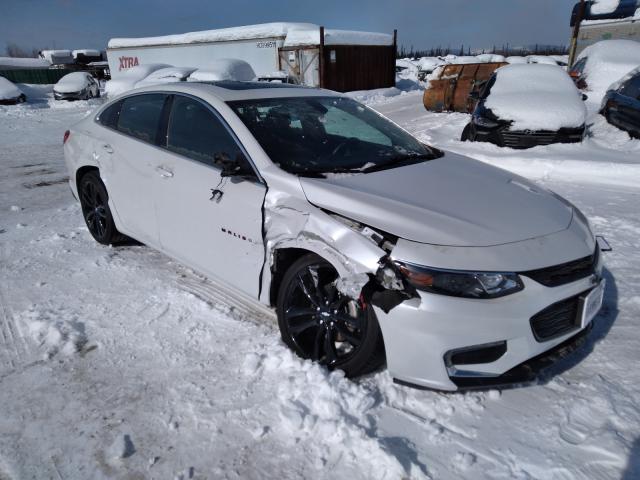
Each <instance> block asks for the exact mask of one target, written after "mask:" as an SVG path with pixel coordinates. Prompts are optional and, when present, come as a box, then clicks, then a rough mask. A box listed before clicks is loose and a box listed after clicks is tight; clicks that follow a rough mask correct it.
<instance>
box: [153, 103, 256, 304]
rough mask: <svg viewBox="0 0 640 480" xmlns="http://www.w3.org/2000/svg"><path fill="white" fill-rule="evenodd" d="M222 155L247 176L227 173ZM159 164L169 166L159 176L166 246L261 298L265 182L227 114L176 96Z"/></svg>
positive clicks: (159, 211)
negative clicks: (260, 177)
mask: <svg viewBox="0 0 640 480" xmlns="http://www.w3.org/2000/svg"><path fill="white" fill-rule="evenodd" d="M221 159H227V160H233V161H235V162H236V165H237V169H238V170H239V171H241V172H243V173H244V174H245V176H244V177H242V178H241V177H230V178H229V177H225V178H223V177H222V176H221V172H222V170H221V168H220V167H219V163H218V162H219V160H221ZM159 167H160V168H162V169H163V170H164V171H166V172H167V174H166V176H164V177H155V195H154V196H155V199H156V210H157V215H158V229H159V232H160V242H161V244H162V249H163V250H164V251H166V252H167V253H169V254H170V255H171V256H173V257H175V258H177V259H179V260H180V261H182V262H184V263H186V264H187V265H189V266H191V267H193V268H194V269H196V270H199V271H201V272H202V273H204V274H206V275H208V276H210V277H212V278H217V279H220V280H222V281H224V282H225V283H229V284H231V285H233V286H234V287H236V288H238V289H240V290H241V291H243V292H245V293H247V294H249V295H250V296H252V297H254V298H258V293H259V283H260V282H259V278H260V272H261V270H262V266H263V263H264V245H263V239H262V205H263V201H264V196H265V193H266V187H265V186H264V184H263V183H261V182H260V181H259V180H258V177H257V175H256V174H255V171H254V170H253V168H252V167H251V165H250V163H249V161H248V160H247V157H246V155H245V153H244V150H243V149H242V147H241V146H240V145H239V143H238V142H237V140H236V138H235V136H234V135H233V134H232V133H231V131H230V129H229V128H228V127H227V125H226V123H225V122H224V120H223V119H222V118H221V117H220V116H219V115H218V114H217V112H215V110H213V109H212V108H211V107H210V106H209V105H208V104H206V103H204V102H202V101H200V100H198V99H196V98H194V97H189V96H182V95H175V96H174V97H173V102H172V107H171V113H170V115H169V117H168V123H167V134H166V145H165V153H164V154H163V156H162V162H161V164H160V165H159Z"/></svg>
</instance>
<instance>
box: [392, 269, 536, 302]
mask: <svg viewBox="0 0 640 480" xmlns="http://www.w3.org/2000/svg"><path fill="white" fill-rule="evenodd" d="M396 265H398V268H399V269H400V271H401V272H402V274H403V275H404V276H405V277H406V279H407V280H408V281H409V283H410V284H411V285H413V286H414V287H415V288H417V289H418V290H423V291H425V292H430V293H437V294H440V295H448V296H451V297H464V298H498V297H503V296H505V295H510V294H512V293H516V292H519V291H520V290H522V289H523V288H524V284H523V283H522V280H520V277H519V276H518V274H516V273H494V272H463V271H458V270H438V269H433V268H428V267H422V266H418V265H413V264H410V263H403V262H396Z"/></svg>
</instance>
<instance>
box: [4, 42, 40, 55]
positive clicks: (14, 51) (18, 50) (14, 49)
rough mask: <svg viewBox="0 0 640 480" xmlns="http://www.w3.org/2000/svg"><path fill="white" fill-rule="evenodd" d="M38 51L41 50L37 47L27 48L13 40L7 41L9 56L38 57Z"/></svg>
mask: <svg viewBox="0 0 640 480" xmlns="http://www.w3.org/2000/svg"><path fill="white" fill-rule="evenodd" d="M38 52H39V49H36V48H32V49H30V50H25V49H24V48H22V47H21V46H19V45H18V44H17V43H13V42H10V43H7V48H6V54H7V57H19V58H28V57H34V58H36V57H37V56H38Z"/></svg>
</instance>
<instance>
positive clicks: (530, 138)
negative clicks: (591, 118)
mask: <svg viewBox="0 0 640 480" xmlns="http://www.w3.org/2000/svg"><path fill="white" fill-rule="evenodd" d="M471 128H472V131H473V133H474V137H475V140H476V141H478V142H490V143H494V144H496V145H498V146H500V147H509V148H514V149H526V148H532V147H537V146H542V145H551V144H553V143H580V142H582V140H583V138H584V133H585V128H584V127H581V128H561V129H560V130H555V131H551V130H537V131H536V130H525V131H520V130H511V129H510V127H509V126H508V125H507V126H505V125H503V126H500V127H497V128H493V129H489V128H482V127H479V126H477V125H475V124H473V123H472V127H471Z"/></svg>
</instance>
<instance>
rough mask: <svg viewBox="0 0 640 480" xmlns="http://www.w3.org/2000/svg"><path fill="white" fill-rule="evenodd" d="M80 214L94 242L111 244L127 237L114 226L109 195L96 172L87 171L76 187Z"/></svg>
mask: <svg viewBox="0 0 640 480" xmlns="http://www.w3.org/2000/svg"><path fill="white" fill-rule="evenodd" d="M78 196H79V197H80V206H81V207H82V216H83V217H84V221H85V223H86V224H87V228H88V229H89V233H91V236H92V237H93V238H94V239H95V240H96V242H98V243H101V244H103V245H111V244H114V243H120V242H122V241H125V240H126V239H127V237H126V236H125V235H123V234H121V233H120V232H118V229H117V228H116V226H115V224H114V223H113V215H112V214H111V210H110V209H109V195H108V194H107V189H106V187H105V186H104V183H102V180H101V179H100V176H99V175H98V172H95V171H93V172H88V173H87V174H85V175H84V176H83V177H82V179H81V180H80V185H79V189H78Z"/></svg>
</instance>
